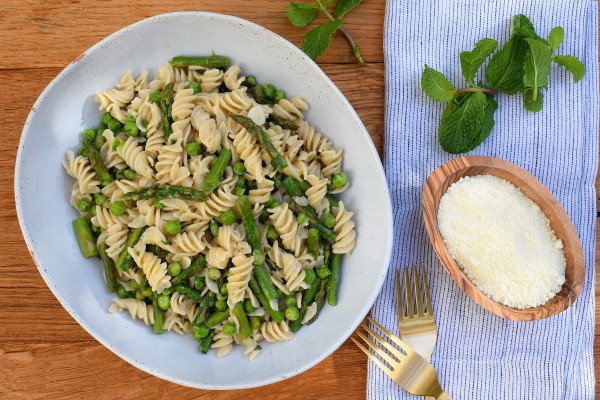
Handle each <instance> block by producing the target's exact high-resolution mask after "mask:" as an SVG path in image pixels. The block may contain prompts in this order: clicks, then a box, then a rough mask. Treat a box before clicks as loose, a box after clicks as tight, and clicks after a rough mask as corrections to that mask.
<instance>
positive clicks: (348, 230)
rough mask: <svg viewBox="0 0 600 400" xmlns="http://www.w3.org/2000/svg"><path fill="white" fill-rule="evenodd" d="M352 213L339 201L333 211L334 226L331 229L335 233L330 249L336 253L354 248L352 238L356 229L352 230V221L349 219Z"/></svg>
mask: <svg viewBox="0 0 600 400" xmlns="http://www.w3.org/2000/svg"><path fill="white" fill-rule="evenodd" d="M352 215H353V213H351V212H350V211H347V210H346V209H345V208H344V203H343V202H341V201H340V203H339V206H338V209H337V211H336V213H335V226H334V227H333V231H334V232H335V234H336V238H335V243H334V244H333V246H332V251H333V252H334V253H337V254H346V253H350V252H351V251H352V249H353V248H354V244H355V242H354V239H355V238H356V231H355V230H354V225H355V223H354V221H352V220H351V218H352Z"/></svg>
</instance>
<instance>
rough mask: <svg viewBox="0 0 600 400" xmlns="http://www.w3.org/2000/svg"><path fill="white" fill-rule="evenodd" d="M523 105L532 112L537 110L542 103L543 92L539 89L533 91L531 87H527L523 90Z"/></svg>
mask: <svg viewBox="0 0 600 400" xmlns="http://www.w3.org/2000/svg"><path fill="white" fill-rule="evenodd" d="M523 105H524V106H525V108H526V109H528V110H529V111H533V112H538V111H540V110H541V109H542V106H543V105H544V93H543V92H542V90H541V89H538V90H537V91H535V90H534V89H533V88H528V89H525V91H523Z"/></svg>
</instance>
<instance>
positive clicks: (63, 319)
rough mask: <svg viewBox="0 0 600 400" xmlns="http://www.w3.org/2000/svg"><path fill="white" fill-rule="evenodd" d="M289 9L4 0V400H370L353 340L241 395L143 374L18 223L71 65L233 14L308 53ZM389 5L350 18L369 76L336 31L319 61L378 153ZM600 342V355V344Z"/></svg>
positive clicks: (263, 1)
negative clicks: (187, 16)
mask: <svg viewBox="0 0 600 400" xmlns="http://www.w3.org/2000/svg"><path fill="white" fill-rule="evenodd" d="M286 5H287V2H284V1H273V0H253V1H248V0H227V1H223V0H221V1H217V0H204V1H199V0H196V1H187V0H171V1H155V0H144V1H141V0H128V1H112V0H106V1H102V2H98V1H90V0H71V1H68V2H59V1H43V0H28V1H24V0H3V1H2V3H1V4H0V32H1V34H0V115H2V133H3V136H4V137H5V138H7V139H4V140H2V141H1V142H0V199H2V201H3V203H2V207H1V208H0V224H1V226H2V228H1V229H2V240H1V241H0V271H1V273H0V316H1V318H0V371H2V373H3V379H2V383H1V384H0V398H6V399H14V398H23V399H25V398H26V399H33V398H44V399H49V398H53V399H54V398H61V399H67V398H74V399H92V398H102V399H104V398H106V399H129V398H131V399H134V398H135V399H137V398H142V397H145V398H154V397H161V398H163V397H164V398H166V397H170V398H174V399H175V398H176V399H181V400H183V399H191V398H211V399H234V398H235V399H237V398H247V399H253V398H259V397H265V398H275V395H274V393H277V397H278V398H282V399H293V398H311V399H312V398H319V399H328V398H330V399H341V398H343V399H352V398H356V399H360V398H364V397H365V394H366V393H365V390H366V357H365V356H364V355H363V354H362V353H361V352H360V351H359V350H358V349H357V348H356V346H354V345H353V344H352V343H351V342H350V341H347V342H346V343H344V345H343V346H342V347H341V348H340V349H339V350H337V351H336V352H335V353H334V354H333V355H331V356H330V357H329V358H327V359H326V360H325V361H323V362H321V363H320V364H319V365H317V366H316V367H314V368H312V369H311V370H309V371H307V372H305V373H303V374H301V375H299V376H296V377H294V378H291V379H289V380H286V381H284V382H280V383H276V384H273V385H269V386H266V387H262V388H257V389H249V390H243V391H237V392H215V391H201V390H195V389H189V388H186V387H183V386H179V385H176V384H173V383H170V382H167V381H163V380H160V379H158V378H155V377H153V376H151V375H149V374H147V373H145V372H142V371H140V370H138V369H136V368H135V367H133V366H131V365H129V364H128V363H126V362H124V361H123V360H121V359H120V358H119V357H117V356H116V355H114V354H113V353H112V352H110V351H109V350H107V349H106V348H105V347H104V346H102V345H101V344H100V343H98V342H97V341H96V340H95V339H94V338H92V337H91V336H90V335H89V334H88V333H87V332H86V331H84V330H83V329H82V328H81V327H80V326H79V325H78V324H77V323H76V322H75V320H73V318H71V316H70V315H69V314H68V313H67V312H66V311H65V310H64V309H63V308H62V306H61V305H60V304H59V303H58V301H57V300H56V298H55V297H54V296H53V295H52V293H51V292H50V290H48V288H47V287H46V284H45V283H44V281H43V280H42V278H41V276H40V274H39V273H38V272H37V268H36V267H35V265H34V263H33V261H32V259H31V257H30V255H29V252H28V251H27V248H26V246H25V243H24V241H23V238H22V236H21V231H20V229H19V226H18V222H17V216H16V212H15V204H14V193H13V171H14V161H15V157H16V150H17V144H18V141H19V137H20V134H21V129H22V127H23V123H24V121H25V118H26V117H27V114H28V113H29V109H30V108H31V106H32V105H33V102H34V101H35V99H36V98H37V97H38V95H39V94H40V93H41V91H42V90H43V89H44V87H45V86H46V85H47V84H48V83H49V82H50V81H51V80H52V79H53V78H54V77H55V76H56V75H57V74H58V73H59V72H60V71H61V70H62V69H63V68H64V67H65V66H66V65H67V64H68V63H69V62H70V61H72V60H74V59H75V58H76V57H77V56H78V55H79V54H81V53H82V52H83V51H85V50H86V49H87V48H89V47H90V46H91V45H93V44H94V43H96V42H97V41H99V40H100V39H102V38H104V37H105V36H107V35H109V34H111V33H113V32H114V31H116V30H118V29H121V28H123V27H125V26H127V25H129V24H131V23H133V22H136V21H139V20H141V19H143V18H147V17H150V16H153V15H157V14H162V13H166V12H173V11H189V10H202V11H212V12H218V13H224V14H231V15H236V16H239V17H242V18H246V19H248V20H250V21H253V22H256V23H258V24H260V25H262V26H264V27H266V28H267V29H270V30H272V31H274V32H276V33H278V34H279V35H281V36H283V37H285V38H287V39H288V40H290V41H292V42H293V43H295V44H297V45H300V44H301V42H302V39H301V38H302V35H303V33H304V32H305V29H299V28H294V27H292V26H291V25H290V24H289V22H288V21H287V19H286V17H285V13H284V12H285V6H286ZM384 8H385V1H384V0H367V1H365V2H364V3H363V4H361V5H359V6H358V7H357V8H356V9H355V10H354V11H353V12H351V13H350V14H348V16H347V18H346V24H347V27H348V28H349V30H350V31H351V32H352V34H353V35H354V37H355V39H356V41H357V42H358V44H359V45H360V46H361V49H362V53H363V55H364V59H365V61H366V66H365V67H364V68H361V67H359V66H358V65H357V64H356V63H355V61H354V59H353V56H352V55H351V54H350V51H349V48H348V45H347V43H346V42H345V41H344V40H343V39H342V37H341V36H340V35H339V34H337V35H336V36H335V38H334V40H333V43H332V46H331V48H330V49H329V51H328V52H327V54H326V56H324V57H322V58H321V59H320V60H319V61H320V62H319V64H320V66H321V68H322V69H323V70H324V71H325V73H327V74H328V75H329V76H330V77H331V79H332V80H333V81H334V82H335V84H336V85H338V87H339V88H340V89H341V90H342V92H343V93H344V95H345V96H346V97H347V98H348V100H350V102H351V103H352V105H353V106H354V108H355V109H356V111H357V112H358V114H359V115H360V117H361V118H362V120H363V122H364V124H365V125H366V127H367V129H368V130H369V132H370V133H371V136H372V138H373V141H374V142H375V145H376V147H377V149H378V150H379V152H380V154H381V151H382V146H383V98H384V84H383V52H382V36H383V18H384ZM599 300H600V299H599ZM597 302H598V303H600V301H597ZM598 314H599V313H598V311H597V312H596V315H597V319H598V316H599V315H598ZM596 339H597V340H596V344H597V345H596V349H600V340H598V339H599V337H598V335H597V336H596ZM599 352H600V351H599V350H597V353H596V354H595V357H596V360H598V359H599V358H600V354H599ZM596 365H597V366H598V361H596ZM597 369H598V368H597ZM597 377H600V374H598V373H597ZM597 380H598V379H597ZM599 388H600V387H599Z"/></svg>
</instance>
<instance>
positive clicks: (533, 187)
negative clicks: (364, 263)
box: [422, 156, 585, 321]
mask: <svg viewBox="0 0 600 400" xmlns="http://www.w3.org/2000/svg"><path fill="white" fill-rule="evenodd" d="M473 175H495V176H497V177H499V178H501V179H504V180H507V181H509V182H511V183H512V184H513V185H515V186H517V187H518V188H519V189H521V191H522V192H523V193H524V194H525V195H526V196H527V197H529V198H530V199H531V200H532V201H533V202H535V203H536V204H537V205H538V206H540V208H541V209H542V211H543V212H544V214H546V216H547V217H548V219H549V220H550V226H551V227H552V229H553V230H554V232H555V233H556V236H557V237H558V238H559V239H561V240H562V241H563V244H564V253H565V258H566V259H567V266H566V271H565V275H566V281H565V283H564V285H563V287H562V289H561V290H560V291H559V292H558V293H557V294H556V296H554V297H553V298H552V299H550V300H548V302H546V303H545V304H542V305H541V306H538V307H532V308H526V309H518V308H512V307H508V306H505V305H503V304H500V303H498V302H495V301H494V300H492V299H490V298H489V297H487V296H486V295H485V294H484V293H483V292H482V291H481V290H479V289H478V288H477V287H476V286H475V285H474V284H473V282H471V280H470V279H469V278H468V277H467V276H466V274H465V273H464V271H463V270H462V268H461V267H460V266H459V265H458V264H457V263H456V261H455V260H454V259H453V258H452V256H451V255H450V253H449V252H448V249H447V248H446V245H445V244H444V242H443V240H442V236H441V235H440V230H439V227H438V221H437V214H438V207H439V205H440V198H441V197H442V196H443V195H444V193H446V190H447V189H448V187H449V186H450V185H452V184H453V183H454V182H456V181H457V180H459V179H460V178H462V177H463V176H473ZM422 202H423V219H424V220H425V226H426V228H427V233H428V234H429V239H430V240H431V243H432V245H433V248H434V250H435V252H436V253H437V256H438V257H439V259H440V261H441V262H442V265H443V266H444V268H445V269H446V271H447V272H448V273H449V274H450V276H451V277H452V279H454V282H456V284H457V285H458V287H460V288H461V289H462V290H463V291H464V292H465V293H466V294H467V295H468V296H469V297H470V298H471V299H473V300H474V301H475V302H476V303H477V304H479V305H480V306H482V307H483V308H485V309H486V310H488V311H490V312H492V313H494V314H496V315H498V316H500V317H503V318H508V319H512V320H515V321H533V320H537V319H542V318H548V317H551V316H553V315H556V314H558V313H560V312H562V311H564V310H566V309H567V308H569V307H570V306H571V305H572V304H573V303H574V302H575V300H577V297H578V296H579V293H581V289H582V287H583V282H584V279H585V260H584V256H583V249H582V247H581V242H580V241H579V237H578V236H577V232H576V231H575V227H574V226H573V223H572V222H571V220H570V219H569V216H568V215H567V213H566V212H565V210H564V209H563V208H562V206H561V205H560V203H559V202H558V200H556V198H555V197H554V196H553V195H552V193H550V191H549V190H548V189H547V188H546V187H545V186H544V185H542V184H541V183H540V181H538V180H537V179H536V178H535V177H534V176H533V175H531V174H530V173H529V172H527V171H525V170H524V169H522V168H520V167H517V166H516V165H514V164H511V163H509V162H508V161H504V160H500V159H497V158H492V157H483V156H465V157H459V158H455V159H454V160H451V161H449V162H447V163H445V164H443V165H441V166H440V167H438V168H437V169H436V170H435V171H433V172H432V173H431V174H430V175H429V177H428V178H427V181H426V182H425V186H424V187H423V199H422Z"/></svg>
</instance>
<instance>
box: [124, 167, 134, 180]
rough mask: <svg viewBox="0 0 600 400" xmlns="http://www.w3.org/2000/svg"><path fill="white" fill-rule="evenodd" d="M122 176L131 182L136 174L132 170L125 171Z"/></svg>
mask: <svg viewBox="0 0 600 400" xmlns="http://www.w3.org/2000/svg"><path fill="white" fill-rule="evenodd" d="M123 175H125V179H129V180H132V179H135V176H136V175H137V173H136V172H135V171H134V170H132V169H126V170H125V171H123Z"/></svg>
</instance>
